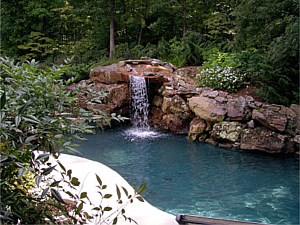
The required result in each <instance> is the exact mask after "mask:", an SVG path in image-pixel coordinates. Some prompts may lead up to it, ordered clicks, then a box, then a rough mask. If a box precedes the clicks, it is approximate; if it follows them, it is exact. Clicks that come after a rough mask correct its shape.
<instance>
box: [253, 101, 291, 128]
mask: <svg viewBox="0 0 300 225" xmlns="http://www.w3.org/2000/svg"><path fill="white" fill-rule="evenodd" d="M284 108H285V107H284V106H277V105H263V107H261V108H260V109H254V110H253V112H252V119H253V120H255V121H257V122H259V123H260V124H262V125H263V126H265V127H267V128H269V129H271V130H274V131H281V132H283V131H285V129H286V126H287V121H288V119H287V111H285V110H284Z"/></svg>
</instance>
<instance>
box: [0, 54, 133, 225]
mask: <svg viewBox="0 0 300 225" xmlns="http://www.w3.org/2000/svg"><path fill="white" fill-rule="evenodd" d="M0 60H1V61H0V69H1V75H2V76H1V83H2V86H1V90H0V94H1V98H0V100H1V101H0V103H1V104H0V105H1V110H0V134H1V135H0V140H1V142H0V147H1V157H0V163H1V168H0V172H1V176H0V189H1V201H0V214H1V218H0V219H1V223H2V222H4V223H12V224H17V223H24V224H45V223H46V222H47V220H48V222H51V223H60V219H61V217H60V216H64V217H65V219H66V221H65V222H66V223H69V224H77V223H85V222H86V221H87V220H88V219H91V218H92V216H91V215H89V214H88V213H86V212H83V211H82V205H83V199H86V198H87V194H84V193H81V195H80V197H79V196H76V195H74V194H72V193H70V192H68V191H66V190H65V189H64V188H63V187H66V186H69V187H70V188H71V189H74V190H76V187H78V186H79V184H80V181H79V180H78V178H76V177H74V176H72V171H71V170H67V169H66V168H65V167H64V166H63V165H62V164H61V163H60V162H57V164H52V163H51V162H50V161H48V160H49V158H50V157H51V158H58V160H59V155H60V153H61V152H64V151H67V152H70V153H74V152H75V153H77V151H76V150H75V149H74V144H72V143H73V141H74V140H75V139H82V138H81V137H80V133H83V132H88V133H91V132H93V130H92V128H93V127H91V126H89V125H88V124H87V123H82V122H80V123H75V122H73V120H70V119H69V118H68V117H66V116H63V113H66V112H68V113H69V114H68V115H69V116H70V117H71V116H72V112H75V113H76V116H79V117H84V118H87V119H88V120H87V121H88V122H90V121H91V119H89V118H91V113H89V112H86V111H85V110H82V109H78V108H77V107H76V103H77V101H78V99H77V97H76V92H66V91H65V84H64V82H63V80H61V79H60V77H61V75H62V74H63V73H64V72H65V71H66V68H65V67H57V66H56V67H51V68H47V69H44V70H42V69H40V68H39V64H38V63H37V62H35V61H34V60H32V61H30V62H25V63H21V64H19V63H15V62H14V61H13V60H9V59H7V58H0ZM74 103H75V104H74ZM102 118H103V120H106V121H107V116H106V115H103V114H102ZM112 118H113V119H116V120H118V121H122V120H123V118H122V117H119V116H117V115H112ZM57 165H58V166H59V167H60V171H61V172H60V173H61V179H60V180H55V179H54V178H51V176H48V175H50V174H51V173H52V172H54V171H56V170H57V169H58V166H57ZM62 192H65V194H67V195H69V197H70V198H71V199H72V200H73V201H74V203H75V206H74V209H73V211H72V212H73V214H69V211H70V209H68V208H67V207H66V206H67V205H66V203H65V201H64V200H63V198H62V197H61V194H60V193H62ZM100 194H101V192H100ZM135 197H137V195H134V197H133V198H135ZM130 201H131V200H130Z"/></svg>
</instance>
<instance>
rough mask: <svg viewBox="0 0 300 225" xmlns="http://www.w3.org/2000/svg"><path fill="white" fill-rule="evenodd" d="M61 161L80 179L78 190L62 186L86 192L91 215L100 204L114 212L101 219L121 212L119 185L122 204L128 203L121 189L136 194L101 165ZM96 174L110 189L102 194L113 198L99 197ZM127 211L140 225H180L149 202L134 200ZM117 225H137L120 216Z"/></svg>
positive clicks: (63, 158)
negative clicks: (117, 211)
mask: <svg viewBox="0 0 300 225" xmlns="http://www.w3.org/2000/svg"><path fill="white" fill-rule="evenodd" d="M58 161H59V162H61V163H62V164H63V165H64V167H65V168H66V170H68V169H71V170H72V176H74V177H77V178H78V179H79V181H80V185H79V187H78V188H77V189H76V190H73V189H70V188H69V187H68V186H63V188H65V189H66V190H69V191H71V192H72V193H73V194H77V195H79V196H80V194H81V193H82V192H87V194H88V197H89V199H90V201H91V203H92V204H90V203H88V201H86V204H84V205H83V210H84V211H86V212H88V213H90V214H92V212H95V211H93V210H92V209H93V208H94V207H99V205H100V204H101V206H102V207H111V208H112V210H111V211H108V212H104V216H103V217H102V219H104V218H105V217H108V216H109V215H110V214H111V213H112V212H114V211H116V210H118V209H120V208H118V207H119V206H120V205H118V203H117V200H118V198H117V192H116V185H117V186H118V187H119V188H120V191H121V198H122V201H123V203H126V202H128V198H127V197H126V194H125V192H124V190H123V189H122V187H123V188H125V189H126V190H127V191H128V193H129V195H130V194H131V195H134V193H135V191H134V189H133V188H132V187H131V186H130V185H129V183H128V182H127V181H126V180H125V179H124V178H123V177H122V176H121V175H119V174H118V173H117V172H115V171H114V170H112V169H110V168H109V167H107V166H105V165H103V164H101V163H99V162H96V161H92V160H88V159H85V158H82V157H78V156H72V155H66V154H61V155H60V157H59V159H58ZM51 162H52V163H53V164H55V163H57V162H56V161H55V160H53V159H51ZM56 168H59V166H57V167H56ZM95 174H97V175H98V176H99V177H100V178H101V180H102V182H103V184H105V185H107V188H106V189H105V190H104V191H103V194H112V195H113V196H112V197H111V198H109V199H102V197H101V196H100V194H99V193H98V191H99V188H98V187H97V186H98V185H99V184H98V181H97V179H96V175H95ZM53 176H54V178H56V179H60V178H61V175H60V173H58V172H56V173H54V175H53ZM61 194H63V193H61ZM62 197H63V198H64V199H68V198H69V196H67V195H62ZM125 211H126V212H125V215H126V216H127V217H130V218H132V219H133V220H135V221H136V222H137V224H139V225H153V224H155V225H178V223H177V222H176V217H175V216H174V215H171V214H169V213H166V212H163V211H161V210H159V209H158V208H155V207H154V206H152V205H151V204H149V203H148V202H147V201H146V200H145V201H144V202H141V201H139V200H138V199H134V201H133V202H132V203H128V205H126V207H125ZM112 219H114V216H113V217H111V218H110V219H108V220H107V219H105V221H102V223H100V222H99V221H96V220H95V219H94V220H91V221H89V223H87V224H107V223H106V222H109V221H111V220H112ZM117 224H121V225H127V224H135V223H134V222H131V223H130V222H129V221H128V220H127V221H125V219H124V218H123V217H122V216H119V217H118V223H117Z"/></svg>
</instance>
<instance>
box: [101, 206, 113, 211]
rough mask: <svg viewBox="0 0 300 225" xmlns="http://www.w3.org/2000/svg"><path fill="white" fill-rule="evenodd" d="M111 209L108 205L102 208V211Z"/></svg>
mask: <svg viewBox="0 0 300 225" xmlns="http://www.w3.org/2000/svg"><path fill="white" fill-rule="evenodd" d="M111 210H112V207H109V206H106V207H105V208H104V209H103V211H107V212H108V211H111Z"/></svg>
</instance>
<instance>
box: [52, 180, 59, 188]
mask: <svg viewBox="0 0 300 225" xmlns="http://www.w3.org/2000/svg"><path fill="white" fill-rule="evenodd" d="M60 182H61V180H57V181H54V182H53V183H52V184H51V185H50V187H57V185H58V184H59V183H60Z"/></svg>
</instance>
